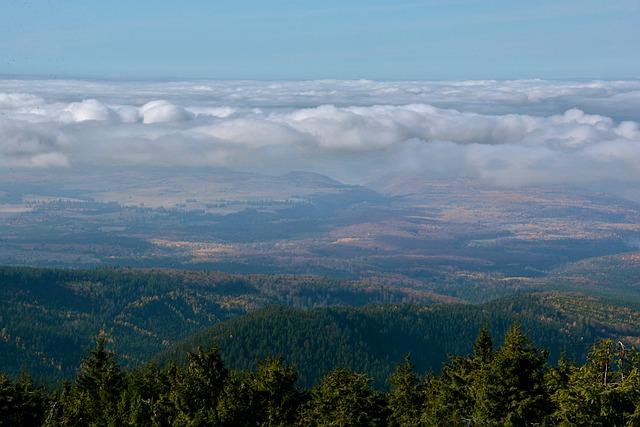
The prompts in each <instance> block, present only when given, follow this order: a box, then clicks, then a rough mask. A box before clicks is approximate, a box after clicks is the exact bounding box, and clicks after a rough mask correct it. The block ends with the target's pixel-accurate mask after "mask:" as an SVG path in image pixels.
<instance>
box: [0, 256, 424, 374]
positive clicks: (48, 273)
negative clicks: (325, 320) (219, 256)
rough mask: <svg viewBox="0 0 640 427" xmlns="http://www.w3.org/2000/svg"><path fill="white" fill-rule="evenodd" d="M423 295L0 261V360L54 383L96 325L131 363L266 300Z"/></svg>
mask: <svg viewBox="0 0 640 427" xmlns="http://www.w3.org/2000/svg"><path fill="white" fill-rule="evenodd" d="M430 295H432V294H430V293H428V292H421V291H418V290H415V289H403V288H402V287H401V286H393V287H392V288H390V287H388V286H386V287H383V286H381V285H380V284H376V283H375V282H362V283H360V282H347V281H339V280H334V279H327V278H321V277H317V276H306V275H233V274H225V273H220V272H211V271H188V270H183V271H177V270H168V269H155V270H134V269H107V268H103V269H93V270H59V269H40V268H20V267H0V366H2V367H3V369H4V370H6V371H8V373H9V374H10V375H17V374H18V373H19V372H20V371H22V370H24V369H26V370H28V371H29V372H30V373H31V374H32V375H34V377H36V378H37V379H38V380H44V381H46V382H48V383H58V382H60V381H61V380H64V379H70V378H72V377H73V375H74V370H75V369H76V367H77V366H78V364H79V363H80V361H81V359H82V356H83V354H84V352H85V351H86V350H87V349H88V348H90V347H91V345H92V340H93V339H94V337H95V336H96V335H97V334H98V332H99V331H100V330H101V329H104V330H105V331H106V332H107V333H108V334H109V336H111V337H112V339H113V346H114V349H116V350H117V352H118V354H119V355H120V362H121V363H123V364H125V365H126V366H127V367H134V366H137V365H139V364H141V363H144V362H146V361H147V360H148V359H149V358H150V357H152V356H153V355H155V354H157V353H158V352H160V351H162V350H164V349H166V348H167V347H169V346H170V345H172V344H174V343H175V342H177V341H180V340H182V339H184V338H186V337H188V336H189V335H191V334H193V333H195V332H197V331H200V330H202V329H205V328H208V327H211V326H212V325H215V324H217V323H219V322H223V321H225V320H228V319H231V318H234V317H237V316H240V315H243V314H245V313H247V312H250V311H253V310H255V309H257V308H260V307H264V306H267V305H270V304H281V305H286V306H292V307H316V306H327V305H350V306H360V305H364V304H370V303H379V302H382V301H389V302H401V301H403V300H405V299H410V300H411V301H415V302H425V303H428V302H431V301H432V300H431V298H430Z"/></svg>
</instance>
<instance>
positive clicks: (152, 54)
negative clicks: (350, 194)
mask: <svg viewBox="0 0 640 427" xmlns="http://www.w3.org/2000/svg"><path fill="white" fill-rule="evenodd" d="M0 5H1V7H0V74H5V75H37V76H45V77H104V78H123V79H129V78H140V79H145V78H210V79H322V78H327V79H359V78H367V79H382V80H394V79H400V80H402V79H486V78H496V79H510V78H536V77H539V78H559V79H569V78H602V79H616V78H639V77H640V48H638V41H639V40H640V1H638V0H635V1H625V0H621V1H606V2H605V1H591V0H583V1H544V0H543V1H536V2H531V1H526V2H525V1H513V0H512V1H471V0H467V1H457V0H448V1H428V0H424V1H404V0H396V1H379V0H367V1H360V0H353V1H344V0H342V1H336V0H325V1H323V2H317V1H291V0H290V1H284V0H268V1H267V0H236V1H224V0H208V1H204V0H202V1H201V0H193V1H185V2H177V1H162V0H153V1H151V0H136V1H130V0H129V1H121V0H109V1H104V0H101V1H93V0H82V1H80V0H65V1H55V0H48V1H47V0H40V1H37V0H33V1H22V0H0Z"/></svg>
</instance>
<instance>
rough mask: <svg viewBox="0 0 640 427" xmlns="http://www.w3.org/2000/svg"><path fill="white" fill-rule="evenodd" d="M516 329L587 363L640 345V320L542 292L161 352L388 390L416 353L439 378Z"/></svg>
mask: <svg viewBox="0 0 640 427" xmlns="http://www.w3.org/2000/svg"><path fill="white" fill-rule="evenodd" d="M514 320H517V321H518V322H520V323H521V325H522V328H523V330H525V331H526V332H527V333H528V335H529V336H530V337H531V339H532V340H533V342H534V343H536V344H537V345H541V346H543V347H545V348H547V349H549V351H550V356H551V357H550V360H551V361H555V360H557V359H558V357H559V355H560V353H562V352H564V353H565V354H566V355H567V356H568V357H570V358H572V359H576V360H584V358H585V355H586V352H587V351H588V349H589V347H590V346H591V345H592V344H593V343H594V342H595V340H596V339H598V338H604V337H616V338H619V339H622V340H624V341H625V342H630V343H633V344H638V343H639V342H640V311H638V310H637V309H636V308H631V307H625V306H623V305H620V304H617V305H616V304H612V303H610V302H607V301H603V300H600V299H597V298H594V297H587V296H584V295H580V294H566V293H536V294H530V295H522V296H517V297H509V298H504V299H500V300H496V301H494V302H491V303H487V304H482V305H467V304H439V305H430V306H424V305H375V306H367V307H361V308H353V307H330V308H316V309H311V310H301V309H293V308H285V307H270V308H266V309H261V310H257V311H255V312H252V313H249V314H247V315H244V316H241V317H237V318H234V319H231V320H229V321H226V322H222V323H220V324H218V325H216V326H214V327H212V328H209V329H207V330H204V331H201V332H198V333H196V334H195V335H193V336H191V337H189V338H187V339H186V340H184V341H182V342H180V343H178V344H176V345H174V346H173V347H171V348H170V349H168V350H165V351H164V352H163V353H161V354H160V355H159V356H158V358H157V359H156V360H158V361H160V362H161V363H167V362H170V361H173V362H179V361H183V360H186V357H185V356H186V353H187V352H189V351H193V350H194V349H196V348H197V347H203V348H211V347H218V348H220V350H221V352H222V355H223V359H224V360H225V362H226V363H227V364H228V365H229V366H230V367H232V368H235V369H255V368H256V362H257V361H258V360H259V359H262V358H264V357H267V356H272V355H279V356H282V357H283V358H284V360H285V361H286V362H287V363H292V364H293V365H295V366H296V367H297V368H298V370H299V372H300V381H301V383H302V384H303V385H305V386H309V385H311V384H314V383H316V382H317V381H318V379H319V378H320V377H321V376H322V375H324V374H326V373H327V372H329V371H331V370H333V369H335V368H337V367H345V368H348V369H351V370H354V371H356V372H366V373H368V374H369V375H371V376H372V377H373V378H374V381H375V384H376V385H377V386H379V387H383V386H384V385H385V379H386V378H387V377H388V376H389V375H390V374H391V372H392V370H393V368H394V367H395V366H396V365H397V364H399V363H401V362H402V360H403V357H404V356H405V355H406V354H408V353H410V354H411V355H412V356H413V362H414V363H415V365H416V367H417V369H418V370H419V371H422V372H426V371H434V372H437V371H439V369H440V367H441V365H442V363H443V362H444V361H446V360H447V357H448V356H449V355H450V354H466V352H468V351H469V349H470V348H471V347H472V344H473V341H474V339H475V338H476V336H477V334H478V331H479V330H480V329H481V328H482V326H483V325H485V324H486V325H487V326H488V327H489V331H490V333H491V334H492V335H493V336H494V337H501V336H503V334H504V333H505V332H506V330H507V329H508V328H509V326H510V325H511V324H512V322H513V321H514Z"/></svg>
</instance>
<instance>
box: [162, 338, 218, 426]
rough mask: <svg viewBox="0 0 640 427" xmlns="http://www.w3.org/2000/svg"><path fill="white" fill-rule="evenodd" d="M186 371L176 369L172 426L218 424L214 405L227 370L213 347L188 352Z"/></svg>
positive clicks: (172, 383)
mask: <svg viewBox="0 0 640 427" xmlns="http://www.w3.org/2000/svg"><path fill="white" fill-rule="evenodd" d="M188 358H189V364H188V365H187V367H186V368H176V369H175V370H174V374H173V376H172V379H171V392H170V399H171V401H172V402H173V404H174V405H175V408H176V419H175V420H174V422H175V423H178V424H185V425H194V426H195V425H210V424H216V423H217V422H218V414H217V408H216V407H217V404H218V400H219V397H220V394H221V393H222V391H223V390H224V386H225V382H226V380H227V378H228V376H229V371H228V370H227V368H225V366H224V363H223V361H222V358H221V357H220V352H219V351H218V349H217V348H213V349H211V350H208V351H204V350H202V348H198V350H197V351H196V352H195V353H189V355H188Z"/></svg>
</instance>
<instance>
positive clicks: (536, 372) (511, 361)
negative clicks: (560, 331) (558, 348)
mask: <svg viewBox="0 0 640 427" xmlns="http://www.w3.org/2000/svg"><path fill="white" fill-rule="evenodd" d="M546 359H547V355H546V353H545V352H541V351H538V350H537V349H536V348H535V347H534V346H533V344H532V343H531V342H530V341H529V339H528V338H527V337H526V336H525V335H524V334H523V333H522V331H521V329H520V325H519V324H518V323H517V322H516V323H514V324H513V325H512V326H511V328H510V329H509V331H508V332H507V334H506V335H505V338H504V342H503V344H502V346H501V347H500V348H499V349H498V351H497V352H496V354H495V356H494V357H493V360H492V362H491V364H490V366H489V368H488V369H486V370H483V371H482V376H481V377H480V378H479V382H478V386H477V394H476V402H475V403H476V404H475V413H474V417H473V418H474V420H475V422H476V423H479V424H482V425H513V426H524V425H534V424H539V423H541V422H542V421H543V420H544V419H545V417H546V416H547V415H548V414H549V412H550V410H549V409H550V401H549V396H548V395H547V392H546V389H545V383H544V373H545V369H546V366H545V365H546Z"/></svg>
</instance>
